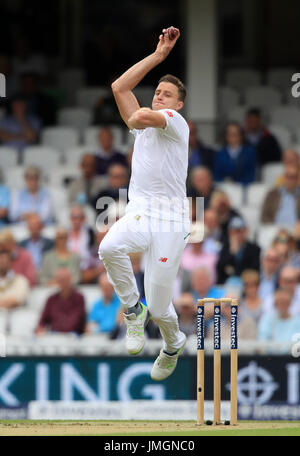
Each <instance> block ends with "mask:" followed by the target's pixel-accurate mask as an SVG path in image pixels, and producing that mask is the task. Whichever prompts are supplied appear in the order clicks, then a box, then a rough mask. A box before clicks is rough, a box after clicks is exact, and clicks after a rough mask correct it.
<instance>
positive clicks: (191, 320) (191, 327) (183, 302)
mask: <svg viewBox="0 0 300 456" xmlns="http://www.w3.org/2000/svg"><path fill="white" fill-rule="evenodd" d="M175 307H176V310H177V312H178V323H179V328H180V330H181V331H183V332H184V333H185V335H186V336H191V335H193V334H196V316H197V306H196V304H195V301H194V296H193V295H192V294H191V293H182V295H181V296H180V297H179V299H178V300H177V301H176V303H175Z"/></svg>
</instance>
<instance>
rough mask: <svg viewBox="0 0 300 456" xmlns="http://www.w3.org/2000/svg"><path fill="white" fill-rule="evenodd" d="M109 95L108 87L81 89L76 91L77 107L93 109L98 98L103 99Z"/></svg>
mask: <svg viewBox="0 0 300 456" xmlns="http://www.w3.org/2000/svg"><path fill="white" fill-rule="evenodd" d="M110 95H111V90H110V89H109V88H108V87H82V88H81V89H79V90H78V91H77V94H76V98H77V105H78V106H80V107H81V108H87V109H93V108H94V107H95V106H96V104H97V102H98V100H99V98H105V97H108V96H110Z"/></svg>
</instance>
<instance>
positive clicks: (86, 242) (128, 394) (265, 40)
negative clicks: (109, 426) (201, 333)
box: [0, 0, 300, 419]
mask: <svg viewBox="0 0 300 456" xmlns="http://www.w3.org/2000/svg"><path fill="white" fill-rule="evenodd" d="M299 22H300V8H299V5H298V2H297V1H296V0H286V2H285V3H284V5H283V4H282V2H279V1H277V0H272V1H271V0H259V1H258V0H227V1H226V2H223V1H221V0H219V1H218V0H186V1H182V0H172V1H171V0H165V1H164V2H161V1H157V0H153V1H151V2H149V1H148V2H146V1H143V0H140V1H139V2H137V1H134V0H128V1H121V0H111V1H110V2H104V1H99V0H98V1H96V0H89V1H83V0H52V1H51V2H47V3H43V8H42V7H41V2H38V1H37V0H27V1H25V0H9V1H8V0H7V1H5V0H2V1H1V4H0V24H1V27H0V73H2V74H3V75H4V76H5V79H6V97H3V98H1V99H0V171H1V172H0V177H1V183H0V335H1V337H0V355H3V357H2V358H0V382H2V384H3V385H5V387H4V386H3V387H2V388H0V416H2V417H3V418H4V417H12V416H13V417H17V416H19V417H26V416H29V415H28V413H29V412H28V410H31V409H30V407H29V408H28V404H29V403H32V401H37V402H36V404H39V403H40V402H41V401H43V403H44V404H45V401H48V400H51V401H54V400H56V401H67V400H71V401H77V402H78V403H79V402H80V403H81V405H82V407H83V409H82V410H86V413H87V415H86V416H91V415H88V414H89V413H92V412H91V410H90V409H89V408H86V409H85V408H84V407H89V404H90V405H91V404H92V406H93V404H95V402H99V401H100V402H103V401H120V403H121V402H124V401H128V400H149V399H156V400H162V401H165V400H184V401H190V400H193V401H194V402H195V397H196V365H195V364H196V362H195V359H196V358H195V354H196V323H195V319H196V304H195V303H196V300H197V299H198V298H203V297H212V298H220V297H225V296H228V297H238V298H239V299H240V315H239V337H240V357H239V382H240V387H239V414H240V418H241V419H242V418H247V419H251V418H257V417H258V416H264V417H265V419H271V413H276V414H277V415H276V416H275V415H273V417H274V418H276V419H281V418H282V417H285V418H288V419H296V418H297V419H300V417H299V404H300V363H299V362H298V359H299V356H300V344H299V341H300V282H299V280H300V274H299V273H300V100H299V99H298V98H297V97H295V93H294V96H293V94H292V88H293V86H294V85H295V83H296V82H297V80H298V79H297V76H296V77H295V79H294V81H292V78H293V75H294V74H297V72H298V69H299V66H300V54H299V49H298V47H299V45H298V39H297V38H298V37H297V31H298V24H299ZM171 25H174V26H176V27H178V28H180V30H181V37H180V40H179V41H178V44H177V45H176V47H175V49H174V50H173V52H172V54H171V55H170V56H169V57H168V59H167V60H166V61H165V62H164V63H163V64H162V65H160V66H159V67H157V68H156V69H154V70H153V71H152V72H151V73H150V74H149V75H147V77H146V78H145V79H144V80H143V81H142V83H141V84H140V85H139V86H138V87H137V88H136V89H135V94H136V96H137V98H138V100H139V102H140V104H141V106H151V100H152V97H153V93H154V89H155V86H156V84H157V81H158V79H159V78H160V77H161V76H162V75H164V74H166V73H171V74H174V75H176V76H178V77H180V78H181V79H182V80H183V82H184V83H185V84H186V87H187V91H188V97H187V101H186V104H185V107H184V112H183V114H184V116H185V118H186V119H187V121H188V123H189V127H190V155H189V174H188V181H187V188H188V196H189V197H191V198H193V200H192V201H193V204H192V209H195V206H194V204H195V198H197V197H205V203H204V208H205V214H204V223H205V238H204V241H203V242H201V243H197V242H196V243H190V244H188V245H187V247H186V249H185V251H184V254H183V258H182V263H181V267H180V270H179V273H178V277H177V280H176V283H175V286H174V304H175V306H176V310H177V312H178V314H179V322H180V326H181V328H182V330H183V331H185V333H186V334H187V335H188V344H187V348H186V350H185V354H184V356H183V357H182V359H181V360H180V363H179V366H178V368H177V370H176V372H175V373H174V375H173V376H172V378H170V379H167V380H166V381H164V382H162V384H160V385H157V384H154V383H153V382H152V381H151V380H150V377H149V372H150V369H151V366H152V362H153V359H154V357H155V356H156V354H157V353H158V351H159V349H160V347H161V338H160V334H159V330H158V328H157V327H156V326H155V324H154V323H152V324H150V325H149V326H148V328H147V338H148V341H147V345H146V348H145V350H144V352H143V355H142V356H139V357H138V358H136V359H133V358H129V357H127V356H126V353H124V344H123V340H122V339H123V337H124V334H125V329H124V324H123V318H122V312H121V308H120V302H119V300H118V298H117V296H116V295H115V293H114V290H113V289H112V287H111V285H110V284H109V282H108V280H107V276H106V273H105V270H104V266H103V264H102V263H101V261H100V260H99V258H98V254H97V250H98V245H99V243H100V242H101V240H102V239H103V237H104V236H105V234H106V232H107V230H108V229H109V227H106V228H103V227H102V229H101V230H100V231H99V230H98V229H97V228H96V217H97V216H98V215H99V214H100V213H101V210H100V209H98V210H96V202H97V200H98V199H99V198H100V197H104V196H105V197H109V198H110V201H111V204H109V207H108V211H109V213H110V215H114V214H115V212H116V210H117V215H118V216H122V215H123V213H124V208H125V204H126V201H124V200H122V199H120V198H119V190H120V189H127V188H128V184H129V179H130V165H131V156H132V151H133V138H132V137H131V136H132V135H130V134H129V132H128V130H127V129H126V128H125V126H124V125H123V124H122V122H121V119H120V116H119V114H118V111H117V109H116V106H115V102H114V99H113V97H112V93H111V89H110V85H111V83H112V81H114V80H115V79H116V78H117V77H118V76H119V75H120V74H122V73H123V72H124V71H125V70H126V69H127V68H128V67H129V66H131V65H133V64H134V63H136V62H137V61H138V60H140V59H142V58H144V57H145V56H146V55H147V54H149V53H151V52H153V51H154V50H155V47H156V45H157V41H158V36H159V34H160V32H161V30H162V28H165V27H168V26H171ZM299 78H300V76H299ZM296 95H297V93H296ZM114 202H115V203H117V204H114ZM191 217H192V219H193V222H196V218H195V210H192V212H191ZM192 235H195V237H197V226H196V225H194V226H193V233H192ZM131 261H132V265H133V270H134V273H135V276H136V280H137V284H138V287H139V290H140V294H141V298H142V299H143V300H144V301H145V296H144V286H143V274H144V261H143V256H142V255H140V254H135V255H132V256H131ZM206 317H207V319H206V339H207V344H206V345H207V351H208V362H209V367H208V369H207V370H206V375H207V379H206V385H207V387H206V391H207V397H208V400H211V399H212V309H211V308H210V307H209V306H208V307H207V308H206ZM222 323H223V340H224V345H223V351H224V363H223V382H222V383H223V391H222V395H223V398H224V400H225V401H226V400H228V398H229V387H228V382H229V352H230V350H229V329H230V315H229V309H228V308H227V307H226V306H225V307H224V308H223V322H222ZM62 385H63V386H62ZM81 401H83V402H81ZM273 405H274V408H273V409H272V406H273ZM266 406H269V407H271V408H268V409H266V408H264V407H266ZM275 406H276V407H275ZM297 406H298V407H297ZM49 407H50V406H49ZM287 407H288V408H287ZM34 410H35V413H36V415H34V417H39V418H48V417H50V416H51V417H54V418H55V416H53V415H51V413H52V411H51V410H50V408H48V409H47V407H44V408H43V409H41V408H35V409H34ZM109 410H111V409H109V408H108V409H107V413H109ZM50 412H51V413H50ZM102 412H103V411H102ZM70 413H71V412H70ZM103 413H104V412H103ZM105 413H106V412H105ZM297 413H298V415H297ZM259 414H261V415H259ZM80 416H82V415H80ZM105 416H106V415H105ZM30 417H33V415H32V414H30ZM64 417H65V418H68V417H69V416H64ZM71 417H73V418H76V416H75V415H72V416H71ZM97 417H98V418H99V416H97ZM192 419H193V417H192Z"/></svg>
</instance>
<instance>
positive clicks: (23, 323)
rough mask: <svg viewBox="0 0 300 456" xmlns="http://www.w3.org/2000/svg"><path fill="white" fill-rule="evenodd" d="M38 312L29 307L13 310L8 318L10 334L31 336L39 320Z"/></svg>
mask: <svg viewBox="0 0 300 456" xmlns="http://www.w3.org/2000/svg"><path fill="white" fill-rule="evenodd" d="M39 316H40V315H39V312H36V311H34V310H31V309H17V310H14V311H13V312H12V314H11V318H10V334H11V335H13V336H32V335H33V334H34V330H35V328H36V326H37V324H38V321H39Z"/></svg>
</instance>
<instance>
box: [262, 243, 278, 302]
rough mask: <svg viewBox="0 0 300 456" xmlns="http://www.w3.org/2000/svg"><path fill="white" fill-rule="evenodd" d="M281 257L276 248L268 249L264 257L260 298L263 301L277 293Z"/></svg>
mask: <svg viewBox="0 0 300 456" xmlns="http://www.w3.org/2000/svg"><path fill="white" fill-rule="evenodd" d="M279 267H280V257H279V254H278V252H277V250H276V249H274V247H270V248H269V249H267V250H266V251H265V252H264V254H263V257H262V262H261V275H260V284H259V296H260V298H261V299H262V300H264V299H266V298H268V297H269V296H271V295H273V294H274V293H275V290H276V288H277V283H278V276H279Z"/></svg>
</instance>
